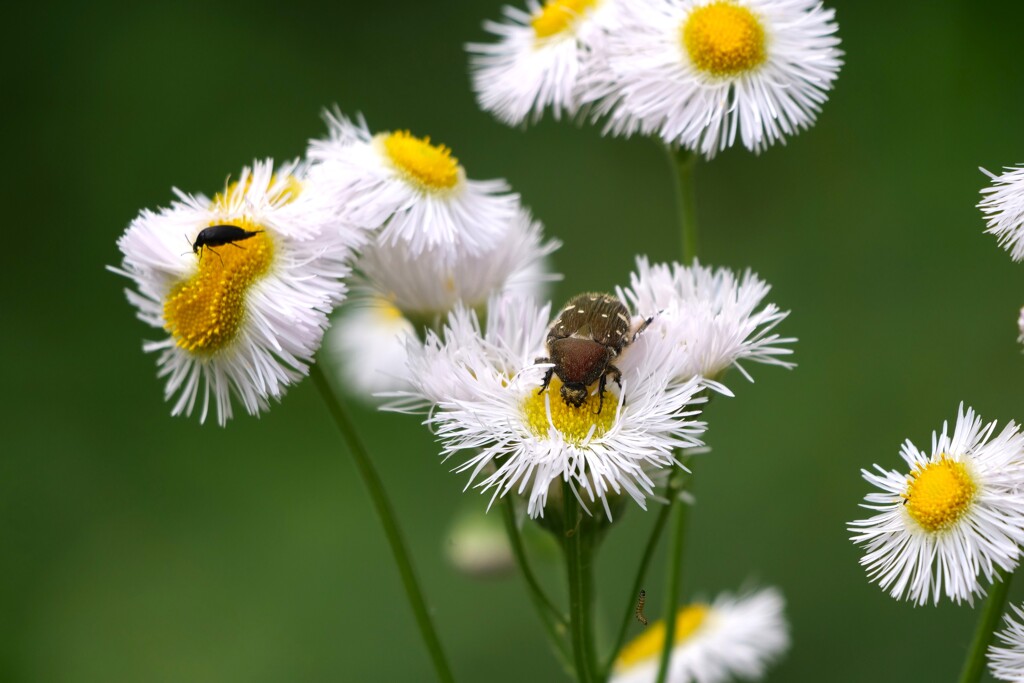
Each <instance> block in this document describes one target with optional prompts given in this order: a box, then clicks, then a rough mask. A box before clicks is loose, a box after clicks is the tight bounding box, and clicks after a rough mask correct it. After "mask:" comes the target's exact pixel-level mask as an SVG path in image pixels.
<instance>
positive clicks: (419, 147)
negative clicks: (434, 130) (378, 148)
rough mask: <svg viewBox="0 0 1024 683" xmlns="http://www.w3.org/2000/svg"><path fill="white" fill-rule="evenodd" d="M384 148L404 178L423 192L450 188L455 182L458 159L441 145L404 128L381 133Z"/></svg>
mask: <svg viewBox="0 0 1024 683" xmlns="http://www.w3.org/2000/svg"><path fill="white" fill-rule="evenodd" d="M384 150H385V151H386V152H387V155H388V158H389V159H390V160H391V163H393V164H394V165H395V166H396V167H397V168H398V170H399V171H400V172H401V173H402V175H404V176H405V177H406V178H407V179H408V180H410V181H412V182H413V183H415V184H416V185H419V186H420V188H421V189H423V190H426V191H433V192H438V191H441V190H450V189H451V188H453V187H455V185H456V184H457V183H458V182H459V160H458V159H456V158H455V157H453V156H452V151H451V150H450V149H448V148H447V147H445V146H444V145H432V144H430V138H429V137H425V138H422V139H420V138H418V137H416V136H415V135H413V134H412V133H410V132H409V131H407V130H399V131H395V132H394V133H391V134H390V135H387V136H384Z"/></svg>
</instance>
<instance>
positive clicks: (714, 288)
mask: <svg viewBox="0 0 1024 683" xmlns="http://www.w3.org/2000/svg"><path fill="white" fill-rule="evenodd" d="M770 290H771V287H770V286H769V285H768V284H767V283H766V282H764V281H763V280H761V279H760V278H758V277H757V275H755V274H754V273H752V272H750V271H746V272H745V273H743V275H742V276H737V275H736V274H734V273H733V272H732V271H731V270H729V269H727V268H717V269H711V268H708V267H706V266H701V265H700V264H699V263H694V265H692V266H682V265H679V264H678V263H672V264H661V263H659V264H654V265H651V264H650V263H648V261H647V259H646V258H645V257H639V258H637V269H636V272H635V273H632V274H630V286H629V288H627V289H624V290H620V291H619V296H620V297H621V298H622V299H623V300H624V301H628V302H630V304H631V305H632V307H633V309H634V310H636V311H640V312H646V313H647V314H649V315H653V316H654V320H653V321H652V323H651V325H650V326H649V327H648V329H647V330H646V331H645V332H644V334H643V335H642V336H641V337H640V339H638V340H637V342H638V343H645V344H651V343H658V344H665V343H670V344H676V345H680V346H682V347H683V348H685V350H686V354H684V355H682V356H680V358H681V359H682V360H683V361H684V364H683V365H682V366H681V367H680V368H678V369H677V370H676V371H675V372H676V374H677V375H678V376H681V377H692V376H694V375H701V376H703V377H706V378H708V379H715V380H716V379H719V378H720V377H721V376H722V374H723V373H724V372H725V371H726V370H728V369H729V368H730V367H735V368H736V369H738V370H739V371H740V372H741V373H743V375H744V377H746V378H747V379H749V380H751V381H753V380H752V378H751V377H750V374H749V373H748V372H747V371H746V369H744V368H743V366H742V365H741V364H740V363H741V362H742V361H750V362H754V363H766V364H769V365H780V366H782V367H785V368H791V367H793V366H794V364H793V363H791V362H788V361H786V360H783V357H784V356H788V355H789V354H791V353H793V350H792V349H789V348H786V347H785V346H783V345H784V344H791V343H793V342H795V341H796V339H793V338H792V337H780V336H779V335H778V334H776V333H774V332H773V330H774V329H775V326H776V325H778V324H779V322H781V321H782V320H783V319H785V318H786V316H788V315H789V311H780V310H779V308H778V307H777V306H776V305H775V304H773V303H768V304H763V301H764V298H765V297H766V296H767V295H768V292H769V291H770Z"/></svg>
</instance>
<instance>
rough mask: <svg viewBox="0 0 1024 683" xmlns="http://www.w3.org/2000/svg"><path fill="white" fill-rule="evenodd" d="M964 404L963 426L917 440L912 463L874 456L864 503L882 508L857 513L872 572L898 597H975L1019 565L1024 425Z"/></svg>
mask: <svg viewBox="0 0 1024 683" xmlns="http://www.w3.org/2000/svg"><path fill="white" fill-rule="evenodd" d="M995 432H996V423H995V422H990V423H988V424H984V423H983V421H982V419H981V418H980V417H979V416H977V415H976V414H975V412H974V411H973V410H972V409H970V408H967V409H965V408H964V406H963V404H961V406H960V409H959V411H958V413H957V420H956V426H955V427H954V429H953V433H952V434H950V433H949V426H948V423H944V424H943V426H942V432H941V433H933V435H932V444H931V448H930V449H929V450H927V451H923V450H920V449H918V448H917V447H916V446H914V445H913V444H912V443H911V442H910V441H909V440H908V441H907V442H906V443H904V444H903V448H902V449H901V452H900V455H901V456H902V458H903V460H904V462H905V463H906V469H905V470H903V471H899V470H886V469H883V468H881V467H879V466H878V465H875V470H874V471H868V470H864V471H863V475H864V479H865V480H866V481H867V482H868V483H870V484H871V485H873V486H874V487H875V488H876V489H877V491H876V492H873V493H869V494H868V495H867V496H866V497H865V502H864V503H863V507H865V508H868V509H870V510H875V511H876V512H877V513H878V514H876V515H874V516H872V517H870V518H868V519H862V520H857V521H854V522H851V523H850V527H849V530H850V532H851V533H853V534H854V536H853V537H852V540H853V542H854V543H856V544H858V545H861V546H863V548H864V551H865V554H864V556H863V557H862V558H861V564H862V565H864V566H865V568H866V569H867V571H868V576H869V578H870V579H871V580H872V581H877V582H878V584H879V585H880V586H881V587H882V588H883V589H884V590H886V591H888V592H889V594H890V595H891V596H892V597H894V598H896V599H907V600H910V601H912V602H914V603H916V604H919V605H921V604H925V603H927V602H929V601H930V602H932V603H934V604H937V603H938V602H939V599H940V598H941V597H942V596H943V595H944V596H945V597H947V598H949V599H951V600H953V601H955V602H958V603H959V602H961V601H967V602H969V603H972V604H973V600H974V597H975V596H977V595H981V594H984V592H985V588H984V586H983V584H982V578H984V581H985V582H988V583H991V582H992V581H994V580H996V579H997V576H998V574H997V572H998V570H1002V571H1004V572H1011V571H1013V570H1014V569H1015V568H1016V566H1017V564H1018V562H1019V560H1020V556H1021V544H1024V434H1021V433H1020V428H1019V426H1018V425H1016V424H1014V423H1013V422H1011V423H1009V424H1008V425H1006V426H1005V427H1004V428H1003V429H1002V431H1000V432H999V433H998V434H996V433H995Z"/></svg>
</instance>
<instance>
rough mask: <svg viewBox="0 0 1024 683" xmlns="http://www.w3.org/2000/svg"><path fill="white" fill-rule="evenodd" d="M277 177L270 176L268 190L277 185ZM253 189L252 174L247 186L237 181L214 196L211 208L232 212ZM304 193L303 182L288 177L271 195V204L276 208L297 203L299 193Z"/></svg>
mask: <svg viewBox="0 0 1024 683" xmlns="http://www.w3.org/2000/svg"><path fill="white" fill-rule="evenodd" d="M277 184H278V183H277V176H276V175H273V176H270V182H268V183H267V187H266V188H265V189H266V190H269V189H270V188H272V187H274V186H275V185H277ZM251 187H252V174H251V173H250V174H249V176H248V177H247V178H246V179H245V185H242V184H241V183H239V181H237V180H236V181H235V182H233V183H231V184H230V185H228V186H227V189H225V190H224V192H218V193H217V194H215V195H214V196H213V206H212V207H211V208H212V209H213V210H214V211H224V212H231V211H232V210H233V209H234V208H237V206H238V205H239V204H240V203H241V200H242V197H243V196H244V195H245V193H246V192H248V191H249V188H251ZM300 192H302V182H301V181H300V180H299V179H298V178H296V177H295V176H292V175H290V176H288V177H287V178H286V179H285V181H284V184H283V186H281V187H278V188H277V189H276V191H275V192H274V194H272V195H270V197H269V199H270V203H271V204H273V205H274V206H284V205H285V204H290V203H292V202H293V201H295V200H296V199H297V198H298V196H299V193H300Z"/></svg>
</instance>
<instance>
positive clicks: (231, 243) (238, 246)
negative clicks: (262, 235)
mask: <svg viewBox="0 0 1024 683" xmlns="http://www.w3.org/2000/svg"><path fill="white" fill-rule="evenodd" d="M228 244H230V245H231V246H233V247H234V248H235V249H241V250H242V251H245V247H243V246H241V245H238V244H235V243H234V242H228Z"/></svg>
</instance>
